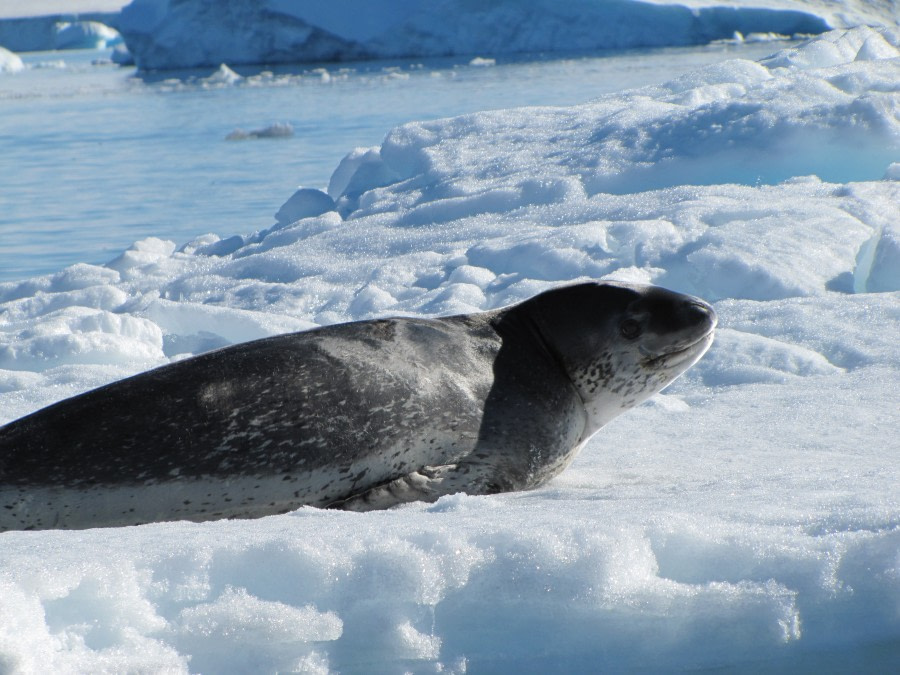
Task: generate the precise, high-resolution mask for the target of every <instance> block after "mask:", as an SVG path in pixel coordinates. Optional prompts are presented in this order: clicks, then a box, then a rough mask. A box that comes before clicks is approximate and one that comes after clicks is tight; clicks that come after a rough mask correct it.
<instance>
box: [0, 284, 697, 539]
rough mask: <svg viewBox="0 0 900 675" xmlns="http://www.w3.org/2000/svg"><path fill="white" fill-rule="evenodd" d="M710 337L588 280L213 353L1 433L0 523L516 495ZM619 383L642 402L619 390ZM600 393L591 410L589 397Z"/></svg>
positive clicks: (635, 290) (641, 296) (195, 516)
mask: <svg viewBox="0 0 900 675" xmlns="http://www.w3.org/2000/svg"><path fill="white" fill-rule="evenodd" d="M626 318H632V319H633V320H637V321H640V322H641V326H642V337H641V338H639V339H635V340H628V339H625V338H624V337H623V336H622V334H621V326H622V322H623V320H625V319H626ZM714 325H715V315H714V313H713V312H712V309H711V308H709V307H708V305H705V303H702V302H701V301H698V300H696V299H695V298H691V297H689V296H683V295H680V294H676V293H672V292H671V291H665V290H663V289H659V288H654V287H641V286H631V285H627V284H594V283H591V284H579V285H576V286H569V287H563V288H560V289H555V290H552V291H548V292H546V293H543V294H541V295H539V296H536V297H534V298H532V299H530V300H528V301H526V302H523V303H521V304H519V305H516V306H513V307H510V308H507V309H503V310H496V311H491V312H485V313H480V314H472V315H462V316H455V317H448V318H442V319H412V318H396V319H384V320H376V321H363V322H356V323H349V324H342V325H335V326H328V327H324V328H319V329H315V330H311V331H307V332H302V333H294V334H289V335H282V336H278V337H272V338H267V339H263V340H257V341H254V342H249V343H245V344H240V345H235V346H232V347H227V348H225V349H221V350H218V351H214V352H210V353H207V354H203V355H200V356H197V357H194V358H191V359H186V360H184V361H180V362H177V363H173V364H170V365H167V366H163V367H161V368H157V369H156V370H152V371H149V372H146V373H142V374H140V375H136V376H134V377H131V378H128V379H125V380H122V381H119V382H114V383H112V384H109V385H107V386H104V387H101V388H99V389H96V390H94V391H90V392H87V393H85V394H82V395H80V396H75V397H73V398H70V399H67V400H64V401H61V402H60V403H57V404H55V405H52V406H49V407H48V408H45V409H43V410H40V411H38V412H36V413H34V414H32V415H29V416H27V417H24V418H22V419H20V420H17V421H15V422H12V423H11V424H9V425H7V426H5V427H3V428H2V429H0V531H3V530H9V529H45V528H55V527H59V528H83V527H95V526H114V525H128V524H140V523H146V522H154V521H163V520H179V519H187V520H196V521H202V520H211V519H215V518H223V517H259V516H264V515H269V514H274V513H283V512H286V511H289V510H292V509H296V508H298V507H300V506H302V505H312V506H320V507H328V506H330V507H336V508H348V509H358V510H366V509H370V508H383V507H386V506H392V505H394V504H397V503H402V502H406V501H412V500H417V499H425V500H434V499H437V498H438V497H440V496H441V495H443V494H449V493H453V492H459V491H464V492H467V493H470V494H491V493H497V492H505V491H510V490H521V489H528V488H532V487H535V486H538V485H540V484H542V483H544V482H546V481H547V480H549V479H550V478H551V477H552V476H554V475H556V474H557V473H558V472H559V471H561V470H562V469H563V468H564V467H565V466H566V465H567V464H568V462H569V461H571V459H572V457H573V456H574V455H575V453H576V451H577V449H578V448H579V447H580V446H581V444H582V443H583V442H584V441H585V440H586V439H587V438H588V437H589V436H590V434H591V433H593V432H594V431H596V428H599V426H602V424H605V422H606V421H608V419H607V418H611V417H613V416H615V415H616V414H618V413H619V412H621V411H622V410H624V409H627V408H628V407H632V406H633V405H636V404H637V403H639V402H640V401H641V400H644V399H645V398H647V396H649V395H651V394H652V393H654V392H655V391H658V390H659V389H661V388H662V387H663V386H665V385H666V384H668V382H670V381H671V380H672V379H674V377H676V376H677V375H678V374H680V372H682V371H683V370H684V369H686V368H687V367H688V366H689V365H691V363H693V362H694V361H696V359H697V358H699V356H700V355H701V354H702V353H703V351H705V349H706V346H708V341H709V340H711V333H712V329H713V327H714ZM651 338H652V339H655V340H656V342H657V343H659V345H661V346H657V347H653V344H650V343H652V339H651ZM648 340H649V342H648ZM703 340H707V342H706V345H705V346H702V349H701V350H699V353H698V354H696V358H693V359H692V360H690V362H689V363H687V364H686V365H684V364H683V363H682V361H683V359H682V361H679V362H678V364H677V368H676V367H666V363H665V360H666V358H669V357H668V356H667V355H668V354H670V353H672V352H678V353H687V352H686V351H679V350H685V348H686V347H689V348H690V349H693V350H694V351H697V350H698V347H697V346H696V345H698V344H700V342H702V341H703ZM648 344H650V346H648ZM642 350H643V351H644V352H646V353H643V354H640V352H641V351H642ZM691 353H692V354H693V352H691ZM623 354H625V355H628V358H632V357H634V358H633V359H632V361H633V363H634V364H640V363H644V364H649V365H646V367H645V366H640V365H633V364H632V361H629V363H630V364H632V365H630V366H629V368H630V370H628V371H627V372H628V373H629V374H628V376H627V381H623V380H622V379H621V377H620V378H619V379H618V380H617V376H616V374H617V371H618V369H619V368H620V365H621V364H620V361H621V359H622V358H623V357H622V355H623ZM654 359H655V360H656V361H655V363H654ZM682 365H683V367H681V366H682ZM675 370H677V372H674V371H675ZM638 371H640V372H638ZM673 373H674V374H673ZM635 378H643V381H642V382H640V384H639V385H634V387H632V388H633V389H634V388H636V389H639V391H637V392H636V393H635V395H632V393H634V392H625V394H624V396H623V395H621V394H622V391H621V390H623V388H627V385H629V383H630V382H632V381H635ZM617 386H618V388H619V390H620V391H619V392H617V393H608V394H604V395H607V397H608V400H607V399H597V400H596V401H594V402H593V403H592V401H591V400H588V399H591V398H592V397H593V396H594V393H592V392H596V391H597V390H598V389H599V390H600V391H601V393H603V392H604V391H605V389H604V388H606V389H609V390H610V391H611V390H612V389H615V388H616V387H617ZM609 401H615V402H616V403H610V402H609ZM616 405H618V406H619V408H620V409H612V408H615V406H616ZM592 406H593V407H592ZM597 410H600V413H599V417H598V412H597ZM592 416H593V417H595V418H597V419H595V420H594V421H593V422H592V420H591V417H592ZM600 418H602V419H600Z"/></svg>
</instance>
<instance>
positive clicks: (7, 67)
mask: <svg viewBox="0 0 900 675" xmlns="http://www.w3.org/2000/svg"><path fill="white" fill-rule="evenodd" d="M24 68H25V64H24V63H22V59H21V58H19V55H18V54H14V53H13V52H11V51H9V50H8V49H4V48H3V47H0V73H17V72H19V71H20V70H22V69H24Z"/></svg>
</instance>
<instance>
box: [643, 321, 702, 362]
mask: <svg viewBox="0 0 900 675" xmlns="http://www.w3.org/2000/svg"><path fill="white" fill-rule="evenodd" d="M714 333H715V326H712V327H710V329H709V331H708V332H706V333H705V334H703V335H702V336H701V337H699V338H697V339H696V340H695V341H694V342H691V343H689V344H688V345H687V346H682V347H678V348H676V349H673V350H672V351H668V352H663V353H662V354H657V355H655V356H650V355H648V358H646V359H645V360H644V365H645V366H648V367H650V368H671V367H672V366H677V365H680V364H682V363H684V362H685V361H692V363H693V362H696V361H697V360H698V359H699V358H700V357H701V356H703V354H705V353H706V350H707V349H709V346H710V345H711V344H712V341H713V335H714Z"/></svg>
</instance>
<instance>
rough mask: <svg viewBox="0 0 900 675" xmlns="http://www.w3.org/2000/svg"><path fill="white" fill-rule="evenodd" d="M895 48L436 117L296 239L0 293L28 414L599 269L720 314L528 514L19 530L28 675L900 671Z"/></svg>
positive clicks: (345, 177) (284, 221)
mask: <svg viewBox="0 0 900 675" xmlns="http://www.w3.org/2000/svg"><path fill="white" fill-rule="evenodd" d="M898 57H900V33H898V31H897V30H896V29H883V30H880V31H879V30H873V29H870V28H857V29H853V30H851V31H848V32H831V33H827V34H825V35H823V36H821V37H819V38H816V39H813V40H812V41H810V42H809V43H807V44H804V45H802V46H799V47H797V48H793V49H789V50H786V51H782V52H779V53H777V54H775V55H773V56H772V57H771V58H768V59H765V60H763V61H762V62H759V63H756V62H750V61H742V60H735V61H727V62H723V63H720V64H716V65H713V66H710V67H707V68H704V69H702V70H699V71H696V72H692V73H689V74H686V75H684V76H682V77H679V78H677V79H675V80H672V81H670V82H668V83H666V84H663V85H659V86H653V87H646V88H642V89H636V90H631V91H626V92H623V93H619V94H611V95H606V96H603V97H601V98H599V99H597V100H594V101H590V102H588V103H585V104H583V105H578V106H572V107H564V108H562V107H560V108H553V107H545V108H524V109H512V110H500V111H494V112H489V113H477V114H470V115H465V116H462V117H456V118H451V119H444V120H440V121H433V122H424V123H412V124H407V125H404V126H401V127H398V128H395V129H393V130H392V131H390V133H388V135H387V137H386V138H385V140H384V142H383V144H382V145H381V146H380V147H376V148H368V149H367V148H361V149H357V150H354V151H353V152H351V153H350V154H349V155H348V156H347V157H346V158H345V159H344V160H343V162H342V163H341V164H340V166H338V167H337V169H336V170H335V172H334V175H333V176H332V179H331V183H330V185H329V187H328V190H327V194H326V193H325V192H323V191H320V190H316V189H313V188H309V187H303V188H301V189H299V190H298V191H297V193H296V194H295V195H293V196H290V199H287V201H286V202H285V204H284V205H283V206H282V207H281V209H280V210H278V215H277V223H276V224H275V225H274V226H273V227H271V228H270V229H268V230H264V231H260V232H256V233H248V234H236V235H235V236H233V237H231V238H226V239H219V238H218V237H215V236H212V235H210V236H200V237H198V238H196V239H195V240H194V241H192V242H190V243H188V244H185V245H182V246H177V245H176V244H175V243H172V242H168V241H163V240H159V239H146V240H143V241H140V242H137V243H136V244H135V245H134V246H133V247H131V248H130V249H129V250H127V251H125V252H123V253H122V254H121V255H119V256H118V257H116V258H115V259H114V260H112V261H110V262H109V263H108V264H107V265H104V266H94V265H86V264H79V265H74V266H72V267H69V268H66V269H64V270H61V271H60V272H58V273H57V274H53V275H48V276H44V277H37V278H33V279H29V280H25V281H21V282H14V283H5V284H0V421H8V420H12V419H14V418H16V417H18V416H21V415H24V414H26V413H28V412H31V411H33V410H35V409H37V408H39V407H41V406H44V405H47V404H49V403H51V402H52V401H54V400H58V399H61V398H64V397H66V396H70V395H72V394H75V393H77V392H80V391H84V390H86V389H89V388H91V387H94V386H96V385H99V384H101V383H104V382H107V381H109V380H112V379H115V378H118V377H122V376H124V375H127V374H129V373H133V372H136V371H139V370H142V369H146V368H149V367H152V366H155V365H159V364H163V363H167V362H170V361H171V360H173V359H178V358H182V357H184V356H187V355H191V354H196V353H199V352H201V351H204V350H207V349H211V348H214V347H219V346H222V345H227V344H233V343H235V342H240V341H244V340H249V339H252V338H256V337H262V336H266V335H272V334H276V333H279V332H284V331H288V330H296V329H303V328H307V327H311V326H314V325H320V324H328V323H333V322H337V321H346V320H351V319H365V318H370V317H374V316H384V315H392V314H408V315H426V316H431V315H438V314H448V313H454V312H470V311H478V310H483V309H489V308H493V307H498V306H501V305H504V304H507V303H511V302H515V301H517V300H520V299H523V298H526V297H529V296H531V295H532V294H534V293H536V292H538V291H541V290H543V289H546V288H549V287H552V286H554V285H556V284H560V283H566V282H570V281H575V280H580V279H586V278H619V279H625V280H632V281H647V282H653V283H658V284H661V285H664V286H668V287H671V288H673V289H676V290H680V291H685V292H689V293H695V294H698V295H700V296H702V297H704V298H706V299H708V300H710V301H713V302H714V304H715V308H716V311H717V312H718V314H719V316H720V329H719V331H718V337H717V341H716V343H715V344H714V345H713V347H712V349H711V350H710V352H709V353H708V354H707V355H706V356H705V357H704V359H703V360H702V361H701V362H700V363H699V364H698V365H697V366H695V367H694V368H693V369H692V370H691V371H689V372H688V373H687V374H686V375H685V376H684V377H683V378H682V379H681V380H679V381H678V382H677V383H676V384H675V385H673V386H672V387H670V388H669V389H668V390H666V392H664V394H662V395H658V396H656V397H654V398H653V399H651V401H650V402H648V404H645V405H643V406H641V407H639V408H637V409H635V410H633V411H630V412H629V413H627V414H626V415H624V416H622V417H621V418H619V419H617V420H615V421H614V422H612V423H611V424H610V425H608V426H607V427H606V428H605V429H603V430H602V431H601V432H600V433H599V434H598V435H597V436H596V437H595V438H594V440H593V441H592V442H591V443H590V444H588V446H587V447H586V448H585V449H584V450H583V451H582V454H581V456H580V457H579V458H578V459H577V460H576V461H575V463H574V464H573V465H572V466H571V467H570V468H569V469H567V470H566V471H565V472H564V473H563V474H562V475H561V476H560V477H558V478H557V479H556V480H554V481H553V482H552V483H551V484H549V485H548V486H546V487H544V488H542V489H539V490H536V491H533V492H528V493H518V494H508V495H499V496H491V497H470V496H466V495H462V494H460V495H455V496H451V497H445V498H443V499H441V500H439V501H438V502H437V503H435V504H412V505H409V506H405V507H401V508H397V509H394V510H390V511H383V512H376V513H369V514H354V513H341V512H331V511H318V510H315V509H312V508H304V509H300V510H299V511H297V512H294V513H291V514H288V515H284V516H275V517H270V518H264V519H260V520H255V521H222V522H212V523H204V524H190V523H165V524H155V525H147V526H142V527H134V528H122V529H106V530H86V531H80V532H78V531H76V532H62V531H59V532H54V531H49V532H36V533H31V532H7V533H4V534H2V535H0V671H2V672H12V673H18V672H21V673H31V672H122V671H129V672H133V671H145V672H160V671H168V672H217V673H224V672H275V671H288V672H312V673H326V672H342V673H372V672H386V673H387V672H391V673H393V672H405V671H409V672H416V673H421V672H457V673H459V672H465V671H468V672H550V671H552V670H555V671H558V672H610V671H613V672H621V671H628V670H636V669H637V670H641V669H648V670H666V671H668V672H671V671H680V670H692V669H697V670H701V669H713V668H715V669H726V670H729V671H730V672H733V671H745V672H759V671H767V672H813V671H820V672H841V671H843V672H893V671H895V670H896V666H897V664H898V663H900V491H898V489H897V488H898V485H900V462H898V461H897V458H898V452H900V412H898V407H897V382H898V381H900V380H898V378H900V341H898V339H897V335H898V334H900V331H898V328H900V302H898V301H900V229H898V228H900V181H898V178H900V58H898ZM586 96H589V92H586ZM279 170H289V169H287V168H285V167H279ZM286 197H288V195H286ZM277 208H278V205H273V209H272V210H273V211H275V210H276V209H277Z"/></svg>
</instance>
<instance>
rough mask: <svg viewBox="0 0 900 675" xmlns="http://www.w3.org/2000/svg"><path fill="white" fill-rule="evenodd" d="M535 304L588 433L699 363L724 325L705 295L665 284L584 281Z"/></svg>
mask: <svg viewBox="0 0 900 675" xmlns="http://www.w3.org/2000/svg"><path fill="white" fill-rule="evenodd" d="M532 303H533V309H532V310H531V311H530V312H529V314H530V316H531V318H532V320H533V321H534V326H535V328H536V329H537V333H538V334H539V336H540V339H541V341H542V342H543V344H544V346H545V347H546V349H547V350H548V351H549V352H550V353H551V354H552V355H553V357H554V358H555V359H557V361H558V362H559V363H560V364H561V365H562V367H563V368H564V369H565V371H566V373H567V374H568V376H569V378H570V379H571V380H572V383H573V384H574V386H575V389H576V390H577V391H578V394H579V395H580V396H581V399H582V401H583V402H584V406H585V410H586V412H587V428H586V430H585V436H584V437H585V438H587V436H589V435H590V434H592V433H594V432H595V431H597V429H599V428H600V427H602V426H603V425H604V424H606V423H607V422H609V421H610V420H611V419H612V418H613V417H616V416H617V415H619V414H620V413H622V412H624V411H625V410H628V409H629V408H632V407H634V406H636V405H638V404H639V403H641V402H642V401H645V400H646V399H647V398H649V397H650V396H652V395H653V394H655V393H656V392H658V391H659V390H661V389H662V388H663V387H665V386H666V385H668V384H669V383H670V382H672V381H673V380H674V379H675V378H677V377H678V376H679V375H681V374H682V373H683V372H684V371H685V370H687V369H688V368H690V367H691V366H692V365H694V364H695V363H696V362H697V361H698V360H699V359H700V357H701V356H703V354H704V352H706V350H707V349H708V348H709V346H710V345H711V344H712V340H713V331H714V330H715V327H716V313H715V311H714V310H713V308H712V307H710V306H709V305H708V304H707V303H705V302H704V301H703V300H700V299H699V298H695V297H693V296H690V295H683V294H681V293H676V292H674V291H669V290H666V289H664V288H659V287H657V286H645V285H637V284H627V283H621V282H605V283H586V284H578V285H575V286H566V287H562V288H558V289H554V290H551V291H548V292H546V293H542V294H541V295H539V296H537V297H535V298H533V299H532V300H531V301H529V303H525V304H532Z"/></svg>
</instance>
